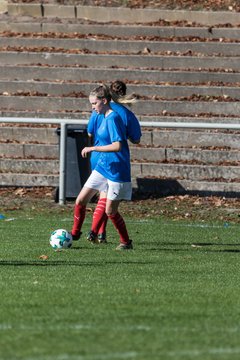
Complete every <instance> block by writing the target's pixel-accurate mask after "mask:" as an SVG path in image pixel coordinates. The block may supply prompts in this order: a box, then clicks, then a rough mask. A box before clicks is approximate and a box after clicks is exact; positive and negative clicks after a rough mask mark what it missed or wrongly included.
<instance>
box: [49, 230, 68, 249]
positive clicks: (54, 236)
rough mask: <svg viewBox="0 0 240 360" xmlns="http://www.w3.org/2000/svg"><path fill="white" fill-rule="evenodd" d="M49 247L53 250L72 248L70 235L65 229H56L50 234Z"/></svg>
mask: <svg viewBox="0 0 240 360" xmlns="http://www.w3.org/2000/svg"><path fill="white" fill-rule="evenodd" d="M50 245H51V246H52V248H53V249H54V250H61V249H69V248H70V247H71V246H72V235H71V234H70V233H69V232H68V231H67V230H65V229H58V230H55V231H53V232H52V233H51V236H50Z"/></svg>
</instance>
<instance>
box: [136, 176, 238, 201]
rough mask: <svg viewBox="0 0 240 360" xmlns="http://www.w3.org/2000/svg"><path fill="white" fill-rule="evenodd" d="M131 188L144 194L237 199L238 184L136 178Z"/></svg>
mask: <svg viewBox="0 0 240 360" xmlns="http://www.w3.org/2000/svg"><path fill="white" fill-rule="evenodd" d="M132 184H133V188H134V189H138V191H139V192H142V193H144V194H146V193H149V194H155V195H156V194H158V195H161V196H168V195H177V194H178V195H185V194H189V195H200V196H212V195H215V196H216V195H218V196H225V197H239V183H238V182H231V183H230V182H228V181H227V182H225V181H221V182H220V181H217V182H216V181H197V180H196V181H192V180H184V179H161V178H156V177H152V178H151V177H140V176H139V177H137V178H134V179H133V183H132Z"/></svg>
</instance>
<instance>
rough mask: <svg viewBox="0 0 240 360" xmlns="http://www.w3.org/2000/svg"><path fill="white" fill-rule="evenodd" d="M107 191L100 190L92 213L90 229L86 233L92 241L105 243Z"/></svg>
mask: <svg viewBox="0 0 240 360" xmlns="http://www.w3.org/2000/svg"><path fill="white" fill-rule="evenodd" d="M106 201H107V192H106V191H101V192H100V195H99V200H98V202H97V205H96V208H95V210H94V213H93V220H92V226H91V231H90V232H89V234H88V237H87V239H88V240H89V241H92V242H94V243H97V242H99V243H106V226H107V220H108V217H107V214H106V212H105V210H106Z"/></svg>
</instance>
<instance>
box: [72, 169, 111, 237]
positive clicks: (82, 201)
mask: <svg viewBox="0 0 240 360" xmlns="http://www.w3.org/2000/svg"><path fill="white" fill-rule="evenodd" d="M106 184H107V181H106V179H105V178H104V177H103V176H102V175H101V174H99V173H98V172H97V171H95V170H93V171H92V173H91V175H90V176H89V178H88V180H87V181H86V183H85V184H84V187H83V188H82V190H81V191H80V193H79V195H78V197H77V199H76V203H75V207H74V221H73V227H72V231H71V233H72V237H73V240H78V239H79V238H80V236H81V228H82V224H83V222H84V219H85V214H86V205H87V204H88V202H89V201H90V200H91V198H92V197H93V196H94V195H95V194H96V193H97V192H98V191H102V190H103V189H105V188H106V186H107V185H106Z"/></svg>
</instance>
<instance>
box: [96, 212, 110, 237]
mask: <svg viewBox="0 0 240 360" xmlns="http://www.w3.org/2000/svg"><path fill="white" fill-rule="evenodd" d="M105 215H106V216H105V217H104V219H103V222H102V225H101V227H100V229H99V230H98V234H106V227H107V222H108V216H107V214H105Z"/></svg>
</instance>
